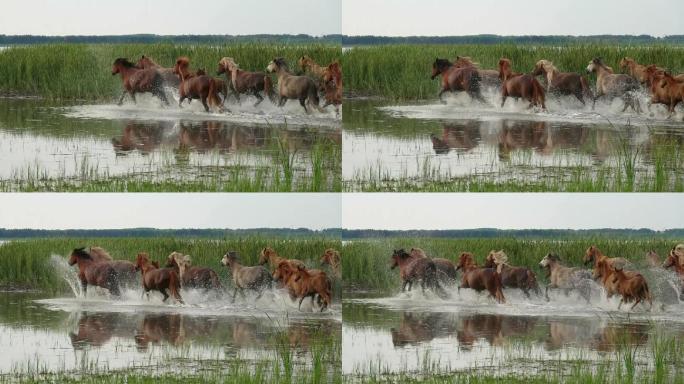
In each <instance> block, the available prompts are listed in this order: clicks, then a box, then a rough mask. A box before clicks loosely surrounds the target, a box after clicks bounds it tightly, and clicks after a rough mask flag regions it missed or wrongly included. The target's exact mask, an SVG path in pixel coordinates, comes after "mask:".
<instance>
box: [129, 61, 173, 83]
mask: <svg viewBox="0 0 684 384" xmlns="http://www.w3.org/2000/svg"><path fill="white" fill-rule="evenodd" d="M135 66H136V67H138V68H141V69H150V68H152V69H156V70H157V71H159V73H160V74H161V75H162V78H163V79H164V84H165V85H168V86H171V87H174V88H178V86H179V85H180V81H179V79H178V77H177V76H176V75H175V74H174V73H173V68H166V67H162V66H161V65H159V64H157V63H156V62H155V61H154V60H152V58H151V57H149V56H145V55H142V56H141V57H140V60H138V62H137V63H136V64H135Z"/></svg>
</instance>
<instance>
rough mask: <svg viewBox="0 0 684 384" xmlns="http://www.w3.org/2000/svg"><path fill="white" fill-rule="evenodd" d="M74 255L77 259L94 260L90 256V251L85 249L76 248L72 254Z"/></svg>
mask: <svg viewBox="0 0 684 384" xmlns="http://www.w3.org/2000/svg"><path fill="white" fill-rule="evenodd" d="M71 253H72V254H74V255H76V257H80V258H83V259H90V260H92V259H93V258H92V257H91V256H90V254H89V253H88V251H86V249H85V247H81V248H74V250H73V251H72V252H71Z"/></svg>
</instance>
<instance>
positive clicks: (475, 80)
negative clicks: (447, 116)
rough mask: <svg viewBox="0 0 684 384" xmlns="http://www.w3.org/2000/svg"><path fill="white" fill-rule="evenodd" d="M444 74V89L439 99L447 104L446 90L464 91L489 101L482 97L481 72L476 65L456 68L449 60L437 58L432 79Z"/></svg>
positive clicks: (482, 100)
mask: <svg viewBox="0 0 684 384" xmlns="http://www.w3.org/2000/svg"><path fill="white" fill-rule="evenodd" d="M440 75H441V76H442V89H441V90H440V91H439V95H438V97H439V101H440V102H442V104H446V101H445V100H444V99H442V95H443V94H444V93H446V92H458V91H464V92H466V93H467V94H468V96H470V97H472V98H473V99H475V100H478V101H480V102H482V103H487V101H486V100H485V99H484V97H482V92H481V87H480V81H481V78H480V74H479V73H478V72H477V69H476V68H475V67H474V66H468V67H463V68H456V67H455V66H454V65H453V64H452V63H451V62H450V61H449V60H447V59H439V58H436V59H435V62H434V63H432V75H431V76H430V79H431V80H434V79H435V77H437V76H440Z"/></svg>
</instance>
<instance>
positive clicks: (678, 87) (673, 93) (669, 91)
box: [660, 72, 684, 117]
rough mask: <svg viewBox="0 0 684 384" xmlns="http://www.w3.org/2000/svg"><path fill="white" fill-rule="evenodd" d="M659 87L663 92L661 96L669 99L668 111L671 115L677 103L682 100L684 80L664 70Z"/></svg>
mask: <svg viewBox="0 0 684 384" xmlns="http://www.w3.org/2000/svg"><path fill="white" fill-rule="evenodd" d="M660 88H661V89H662V90H663V91H664V93H665V94H664V97H663V98H664V99H665V100H669V103H668V111H669V112H670V117H672V114H673V113H674V111H675V107H676V106H677V104H679V103H680V102H682V101H684V80H680V79H678V78H676V77H674V76H672V75H671V74H670V73H668V72H665V73H663V77H662V80H661V82H660Z"/></svg>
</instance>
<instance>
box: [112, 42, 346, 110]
mask: <svg viewBox="0 0 684 384" xmlns="http://www.w3.org/2000/svg"><path fill="white" fill-rule="evenodd" d="M297 64H298V66H299V68H300V69H301V71H302V72H303V73H302V74H301V75H296V74H293V73H292V72H291V71H290V69H289V66H288V64H287V61H286V60H285V59H284V58H282V57H277V58H274V59H273V60H271V62H270V63H269V64H268V66H267V67H266V71H265V72H262V71H255V72H252V71H246V70H243V69H241V68H240V66H239V65H238V63H237V62H236V61H235V59H234V58H232V57H223V58H222V59H221V60H219V62H218V70H217V75H222V74H225V77H226V78H225V79H223V78H219V77H214V76H210V75H208V74H207V73H206V71H205V70H204V69H197V70H194V71H193V70H191V69H190V59H189V58H188V57H185V56H181V57H179V58H178V59H177V60H176V62H175V64H174V66H173V67H172V68H167V67H163V66H161V65H159V64H157V63H156V62H155V61H154V60H152V59H151V58H150V57H148V56H145V55H142V56H141V58H140V60H138V62H137V63H135V64H134V63H132V62H131V61H129V60H128V59H127V58H118V59H116V60H114V64H113V65H112V75H117V74H120V75H121V81H122V83H123V91H122V93H121V96H120V97H119V105H121V104H122V103H123V100H124V98H125V96H126V95H129V96H130V97H131V99H132V100H133V102H136V99H135V95H136V94H138V93H151V94H152V95H154V96H156V97H158V98H159V99H160V100H161V101H162V102H163V103H164V104H166V105H169V100H168V97H167V95H166V91H165V89H166V88H169V87H170V88H175V89H177V90H178V95H179V100H178V106H179V107H182V104H183V101H185V100H186V99H187V100H188V103H191V102H192V100H197V99H199V100H200V101H201V103H202V105H203V106H204V110H205V111H207V112H209V111H210V107H211V108H213V109H215V110H218V111H219V112H223V111H224V105H225V102H226V100H228V98H230V97H231V96H232V97H234V98H235V100H236V102H237V103H240V95H241V94H244V95H251V96H254V97H256V99H257V101H256V103H255V104H254V106H257V105H259V104H260V103H261V102H262V101H263V100H264V95H265V96H266V97H268V98H269V99H270V100H271V101H272V102H273V103H276V104H277V105H278V106H280V107H282V106H283V105H285V103H286V102H287V101H288V100H299V103H300V105H301V106H302V107H303V108H304V111H306V112H307V113H309V109H308V108H307V105H309V106H310V107H313V108H315V109H317V110H318V111H323V108H325V107H327V106H329V105H333V106H334V107H335V112H336V113H337V114H339V107H340V105H341V104H342V68H341V66H340V63H339V62H338V61H334V62H332V63H330V64H329V65H327V66H321V65H318V64H317V63H316V62H315V61H314V60H313V59H311V58H310V57H309V56H306V55H304V56H301V57H300V58H299V60H298V61H297ZM270 73H273V74H275V76H276V78H277V87H276V88H275V90H274V82H273V80H272V79H271V77H270ZM319 95H322V96H323V98H324V100H325V103H324V105H323V106H322V107H321V106H320V96H319Z"/></svg>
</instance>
